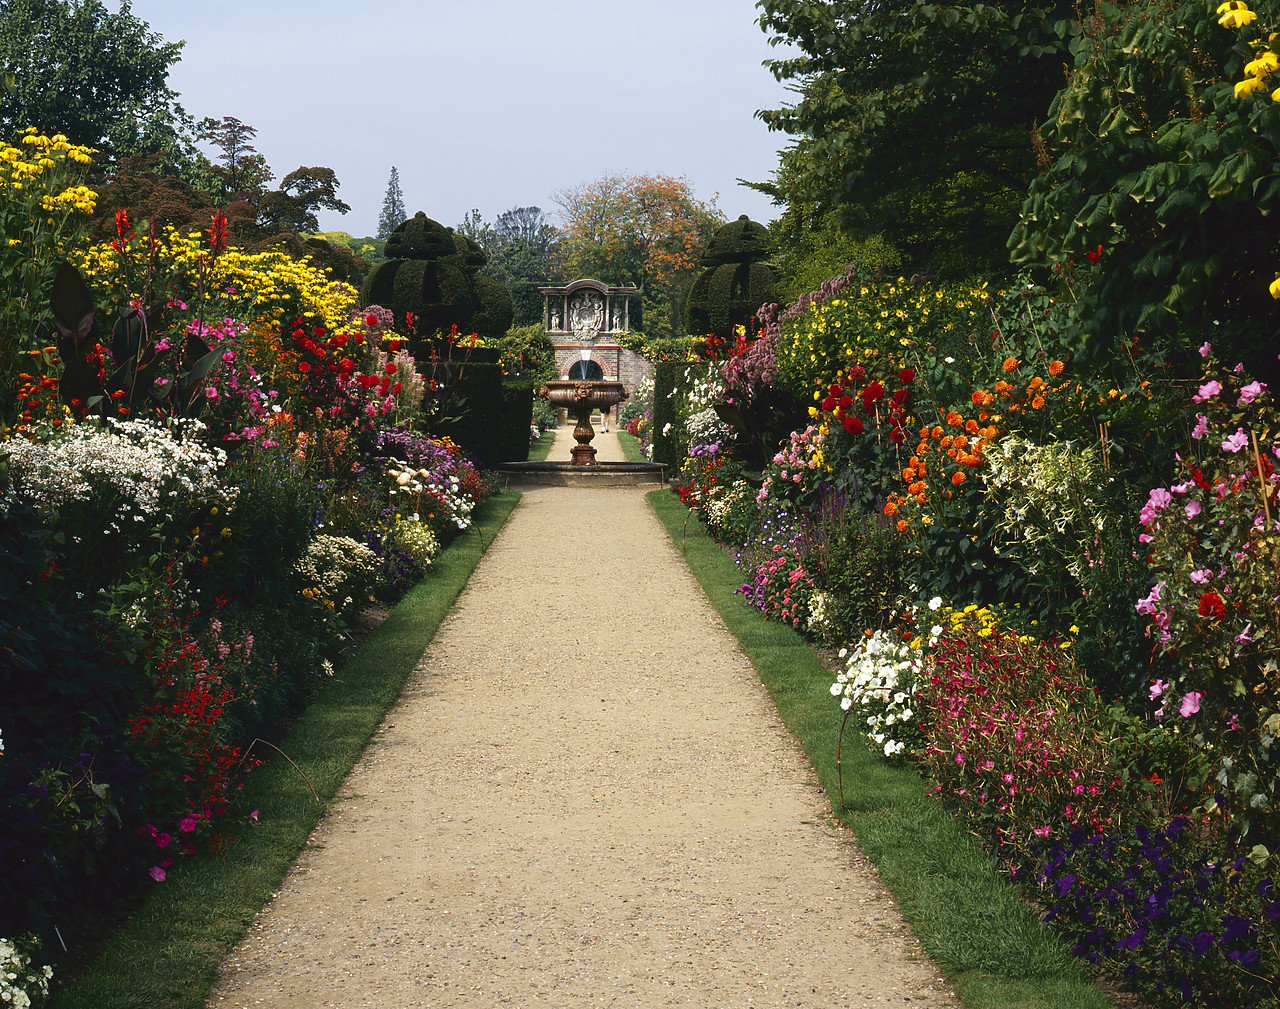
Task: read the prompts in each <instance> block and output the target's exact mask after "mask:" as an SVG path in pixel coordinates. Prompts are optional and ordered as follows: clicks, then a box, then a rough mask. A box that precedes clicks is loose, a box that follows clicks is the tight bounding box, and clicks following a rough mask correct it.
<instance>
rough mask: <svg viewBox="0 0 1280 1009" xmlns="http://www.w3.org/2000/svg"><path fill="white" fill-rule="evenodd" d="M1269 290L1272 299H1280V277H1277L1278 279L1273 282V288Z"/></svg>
mask: <svg viewBox="0 0 1280 1009" xmlns="http://www.w3.org/2000/svg"><path fill="white" fill-rule="evenodd" d="M1268 290H1269V291H1270V292H1271V297H1273V298H1276V299H1280V277H1276V279H1275V280H1273V281H1272V282H1271V286H1270V287H1269V288H1268Z"/></svg>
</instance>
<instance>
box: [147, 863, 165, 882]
mask: <svg viewBox="0 0 1280 1009" xmlns="http://www.w3.org/2000/svg"><path fill="white" fill-rule="evenodd" d="M147 872H148V874H149V875H150V876H151V878H152V879H154V880H155V881H156V882H157V883H163V882H164V870H163V869H161V868H160V866H158V865H153V866H152V867H151V868H150V869H148V870H147Z"/></svg>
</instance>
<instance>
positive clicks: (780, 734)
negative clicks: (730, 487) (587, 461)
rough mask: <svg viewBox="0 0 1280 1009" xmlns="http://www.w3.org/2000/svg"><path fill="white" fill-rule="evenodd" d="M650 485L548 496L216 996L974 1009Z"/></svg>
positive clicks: (484, 578) (525, 507)
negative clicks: (785, 720) (908, 919)
mask: <svg viewBox="0 0 1280 1009" xmlns="http://www.w3.org/2000/svg"><path fill="white" fill-rule="evenodd" d="M594 444H595V445H596V446H597V448H599V449H600V456H599V457H600V458H601V459H602V460H604V459H608V458H611V457H616V458H621V452H620V450H619V447H618V443H617V438H616V436H614V435H612V434H610V435H605V434H603V433H601V434H599V435H597V437H596V440H595V442H594ZM571 445H572V439H571V438H570V437H569V434H568V428H562V429H561V430H560V432H559V435H558V440H557V443H556V448H555V450H554V451H553V454H552V458H553V459H557V458H561V457H562V456H563V457H566V458H567V455H568V450H569V447H570V446H571ZM644 490H645V489H644V488H611V489H590V488H586V489H584V488H542V489H537V490H533V491H529V492H527V493H526V494H525V495H524V497H523V498H522V499H521V501H520V503H519V505H518V506H517V508H516V510H515V511H514V512H513V513H512V516H511V519H510V520H509V522H508V523H507V525H506V527H505V528H504V529H503V531H502V532H501V533H500V534H499V536H498V537H497V538H496V540H495V541H494V543H493V545H492V547H491V548H490V550H489V552H488V554H487V555H486V556H485V558H484V559H483V560H482V561H481V562H480V565H479V566H478V567H477V568H476V571H475V574H474V575H473V576H472V578H471V581H470V583H469V584H468V586H467V588H466V590H465V591H464V592H463V594H462V596H461V597H460V598H459V601H458V605H457V607H456V609H455V611H454V612H453V613H452V614H451V615H450V616H449V617H448V618H447V620H446V621H445V623H444V624H443V625H442V627H441V629H440V632H439V633H438V634H437V635H436V638H435V640H434V641H433V642H432V644H431V645H430V647H429V648H428V649H427V651H426V653H425V654H424V655H423V657H422V660H421V662H420V663H419V666H418V669H417V671H416V673H415V674H414V676H413V677H412V678H411V680H410V682H409V684H408V686H407V687H406V689H405V692H404V694H403V696H402V697H401V699H400V701H399V703H398V704H397V705H396V706H395V707H394V708H393V709H392V710H391V712H390V713H389V714H388V716H387V719H386V721H385V722H384V724H383V725H382V727H381V728H380V729H379V731H378V734H377V736H376V737H375V740H374V742H373V743H372V744H371V745H370V747H369V749H368V750H367V751H366V752H365V754H364V757H363V758H362V760H361V761H360V763H359V764H358V765H357V767H356V768H355V770H354V771H353V772H352V774H351V776H350V777H349V778H348V780H347V782H346V783H345V785H344V787H343V790H342V792H341V794H340V799H339V801H337V802H336V803H335V804H334V805H333V807H332V809H331V811H330V813H329V814H328V815H327V817H326V818H325V820H324V822H323V823H322V824H321V825H320V827H319V828H318V829H317V831H316V834H315V836H314V837H313V838H312V841H313V846H312V847H311V848H310V849H309V850H308V851H307V852H306V853H305V854H304V855H303V856H302V858H301V859H300V860H299V862H298V864H297V865H296V866H295V867H294V870H293V871H292V873H291V874H290V875H289V877H288V879H287V880H286V881H285V883H284V884H283V886H282V887H281V889H280V891H279V893H278V894H277V896H276V898H275V900H274V901H273V902H272V903H271V904H270V905H269V906H268V907H267V908H266V909H265V910H264V911H263V912H262V914H261V916H260V918H259V920H258V922H257V923H256V924H255V925H254V927H253V928H252V930H251V932H250V935H249V937H248V938H247V939H246V940H245V941H244V942H243V943H242V944H241V945H240V947H239V948H238V949H237V950H236V951H235V952H234V953H233V954H232V955H231V956H230V957H229V958H228V959H227V961H226V962H225V963H224V965H223V969H222V979H221V982H220V984H219V986H218V988H217V989H216V990H215V991H214V993H213V995H212V997H211V998H210V1001H209V1005H210V1006H212V1007H219V1009H224V1007H229V1006H244V1007H250V1006H253V1007H256V1006H282V1007H283V1006H297V1007H304V1006H305V1007H312V1006H352V1007H354V1006H377V1007H387V1009H391V1007H396V1009H399V1007H404V1006H439V1007H452V1006H467V1007H477V1009H480V1007H490V1006H504V1005H512V1006H539V1007H542V1006H547V1007H551V1006H555V1007H586V1006H619V1007H633V1006H638V1007H649V1006H698V1007H723V1009H743V1007H746V1006H761V1007H775V1006H776V1007H782V1006H799V1007H806V1009H807V1007H825V1006H855V1007H856V1006H884V1005H910V1006H922V1005H927V1006H956V1005H958V1004H959V1003H958V1002H957V1001H956V1000H955V998H954V997H953V996H952V995H951V994H950V991H949V989H948V987H947V985H946V982H945V981H944V980H943V979H942V977H941V975H940V974H939V973H938V971H937V969H936V968H935V967H934V966H933V965H932V964H930V963H929V962H928V960H927V959H926V958H925V957H924V955H923V954H922V953H921V952H920V950H919V947H918V944H917V942H916V941H915V939H914V937H912V936H911V935H910V932H909V930H908V929H907V928H906V927H905V926H904V925H903V923H902V920H901V918H900V916H899V915H898V913H897V910H896V908H895V907H894V905H893V903H892V900H891V899H890V898H889V896H888V895H887V894H886V893H885V892H884V890H883V887H882V886H881V885H880V882H879V880H878V878H877V876H876V874H875V871H874V869H872V868H871V867H870V865H869V864H868V863H867V862H866V860H865V859H864V858H863V857H862V856H861V855H860V853H859V852H858V851H857V848H856V846H855V845H854V844H853V843H852V841H851V840H850V838H849V836H848V835H847V833H846V832H844V831H843V830H841V829H839V828H835V827H832V826H831V825H830V824H829V823H828V822H827V811H828V806H827V804H826V800H825V799H824V798H823V796H822V794H821V792H820V791H819V790H818V789H817V787H816V785H815V783H814V781H813V779H812V775H811V772H810V771H809V769H808V765H807V763H806V761H805V760H804V758H803V755H801V754H800V753H799V751H798V749H797V747H796V746H795V744H794V742H793V741H792V739H791V738H790V737H789V736H788V735H787V733H786V732H785V730H784V729H783V727H782V726H781V723H780V722H779V721H778V717H777V713H776V712H775V711H774V708H773V705H772V703H771V702H770V700H769V698H768V695H767V694H766V692H765V691H764V689H763V687H762V686H761V685H760V683H759V680H758V679H757V678H756V676H755V673H754V671H753V669H752V667H751V665H750V663H749V662H747V660H746V659H745V657H744V656H743V655H742V653H741V652H740V651H739V650H738V648H737V645H736V643H735V641H734V639H733V638H732V637H731V636H730V635H729V633H728V632H727V631H726V630H725V629H724V626H723V624H722V623H721V622H720V620H719V618H718V617H717V616H716V614H715V612H714V611H713V610H712V609H711V607H710V605H709V604H708V603H707V601H706V598H705V597H704V596H703V595H702V592H701V590H700V588H699V587H698V585H697V583H696V582H695V581H694V580H693V578H692V576H691V575H690V574H689V573H688V570H687V569H686V568H685V567H684V565H683V563H682V561H681V559H680V556H679V553H678V552H677V551H676V550H675V549H674V548H673V546H672V545H671V543H670V540H669V538H668V536H667V534H666V532H665V530H664V529H663V527H662V526H661V524H660V523H659V521H658V519H657V518H656V517H655V516H654V515H653V513H652V512H651V511H650V510H649V508H648V506H647V505H646V503H645V501H644V496H643V495H644ZM609 587H621V588H622V589H623V591H621V592H620V593H610V592H607V591H606V589H608V588H609ZM614 600H618V601H614ZM833 711H834V708H833ZM832 717H835V715H834V714H833V716H832Z"/></svg>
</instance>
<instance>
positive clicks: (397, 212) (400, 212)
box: [378, 165, 409, 238]
mask: <svg viewBox="0 0 1280 1009" xmlns="http://www.w3.org/2000/svg"><path fill="white" fill-rule="evenodd" d="M408 218H409V213H408V211H406V210H405V208H404V193H402V192H400V173H399V172H398V171H397V170H396V166H395V165H392V166H391V178H389V179H388V180H387V195H386V196H384V197H383V199H382V214H381V216H379V218H378V237H379V238H386V237H387V236H389V235H390V234H391V232H393V231H395V230H396V228H398V227H399V226H400V225H401V224H402V223H403V222H404V221H406V220H408Z"/></svg>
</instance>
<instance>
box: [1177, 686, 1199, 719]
mask: <svg viewBox="0 0 1280 1009" xmlns="http://www.w3.org/2000/svg"><path fill="white" fill-rule="evenodd" d="M1202 697H1204V694H1202V693H1201V692H1200V691H1198V690H1192V691H1190V692H1189V693H1188V694H1187V695H1186V696H1185V697H1183V698H1182V706H1181V707H1180V708H1178V714H1180V715H1181V716H1182V717H1183V718H1190V717H1191V716H1192V715H1194V714H1195V713H1196V712H1197V711H1199V710H1200V698H1202Z"/></svg>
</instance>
